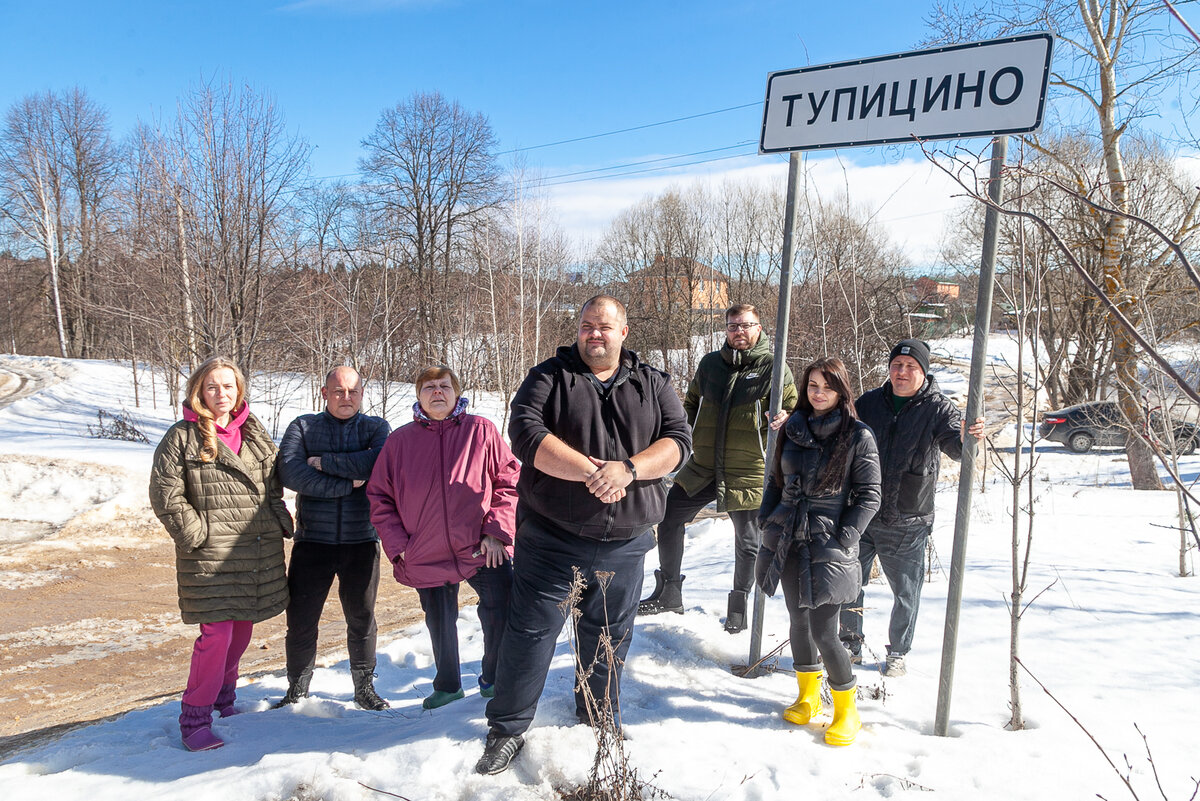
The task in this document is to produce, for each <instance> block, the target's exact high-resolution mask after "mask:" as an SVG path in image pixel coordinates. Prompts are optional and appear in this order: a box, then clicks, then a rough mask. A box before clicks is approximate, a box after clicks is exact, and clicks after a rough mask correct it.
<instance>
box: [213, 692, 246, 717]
mask: <svg viewBox="0 0 1200 801" xmlns="http://www.w3.org/2000/svg"><path fill="white" fill-rule="evenodd" d="M236 694H237V685H236V684H226V685H224V686H222V687H221V692H219V693H217V700H216V703H214V704H213V708H214V709H216V710H217V714H218V715H220V716H221V717H223V718H231V717H233V716H234V715H240V714H242V710H240V709H238V708H237V707H236V706H234V705H233V702H234V700H236Z"/></svg>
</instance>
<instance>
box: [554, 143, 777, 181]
mask: <svg viewBox="0 0 1200 801" xmlns="http://www.w3.org/2000/svg"><path fill="white" fill-rule="evenodd" d="M756 152H757V151H752V152H748V153H734V154H733V155H732V156H717V157H716V158H712V159H700V160H699V161H687V162H684V163H682V164H667V165H664V166H662V167H648V168H646V169H644V170H630V171H629V172H618V173H614V174H612V175H593V176H591V177H590V178H573V179H572V180H570V181H556V182H554V183H545V184H542V186H563V185H564V184H578V183H583V182H584V181H602V180H607V179H609V178H622V177H624V176H627V175H640V174H642V173H647V172H659V171H661V170H670V169H674V168H676V167H693V166H695V165H697V164H711V163H712V162H714V161H727V160H729V159H741V158H745V157H746V156H753V155H755V153H756Z"/></svg>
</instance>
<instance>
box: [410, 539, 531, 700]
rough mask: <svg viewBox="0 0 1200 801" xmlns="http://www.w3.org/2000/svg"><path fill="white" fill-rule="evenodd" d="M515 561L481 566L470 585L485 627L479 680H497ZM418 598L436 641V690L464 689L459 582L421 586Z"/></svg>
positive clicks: (434, 659)
mask: <svg viewBox="0 0 1200 801" xmlns="http://www.w3.org/2000/svg"><path fill="white" fill-rule="evenodd" d="M512 575H513V568H512V562H505V563H504V564H503V565H501V566H500V567H481V568H479V570H478V571H476V572H475V575H474V576H471V578H469V579H467V584H469V585H471V589H473V590H475V594H476V595H478V596H479V610H478V611H479V625H480V627H481V628H482V629H483V661H482V663H481V664H480V666H479V680H480V681H482V682H483V683H484V684H495V683H496V657H497V655H498V654H499V652H500V644H501V643H502V642H504V626H505V624H506V623H507V622H508V598H509V594H510V593H511V592H512V581H513V579H512ZM417 597H418V598H420V599H421V608H422V609H423V610H425V627H426V628H428V629H429V639H430V640H431V642H432V644H433V663H434V665H435V666H436V667H437V674H436V675H435V676H434V677H433V689H435V690H440V691H442V692H444V693H452V692H457V691H458V690H460V689H462V668H461V665H460V662H459V657H458V585H457V584H443V585H442V586H440V587H418V588H417Z"/></svg>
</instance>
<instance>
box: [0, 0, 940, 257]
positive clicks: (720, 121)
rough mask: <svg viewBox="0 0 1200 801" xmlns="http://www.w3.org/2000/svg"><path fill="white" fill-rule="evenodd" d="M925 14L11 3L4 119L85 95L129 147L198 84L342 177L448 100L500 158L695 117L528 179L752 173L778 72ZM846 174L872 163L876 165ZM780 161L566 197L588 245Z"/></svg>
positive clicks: (815, 8) (892, 10)
mask: <svg viewBox="0 0 1200 801" xmlns="http://www.w3.org/2000/svg"><path fill="white" fill-rule="evenodd" d="M931 5H932V4H931V3H929V2H926V1H925V0H907V1H906V2H897V1H896V0H892V1H891V2H860V3H847V4H838V3H814V2H801V3H796V2H775V1H774V0H767V1H765V2H741V1H739V0H724V1H722V2H710V0H693V1H692V2H686V3H682V2H681V3H665V2H664V3H658V2H652V1H651V0H643V2H606V3H583V2H569V1H567V0H561V1H560V2H539V1H538V0H516V1H514V2H483V1H482V0H445V1H444V2H443V1H440V0H412V1H405V0H299V1H298V2H291V3H289V2H261V1H260V0H242V2H224V1H223V0H210V1H209V2H172V1H170V0H157V2H146V1H145V0H135V1H133V2H120V3H100V2H95V1H94V0H93V1H92V2H74V1H72V2H52V0H48V2H45V3H31V2H20V3H18V2H13V1H12V0H4V1H3V2H0V30H4V31H7V32H8V35H7V36H6V37H5V38H6V43H5V47H4V50H3V52H2V53H0V109H7V108H8V107H9V106H10V105H11V104H12V103H13V101H15V100H17V99H18V98H20V97H22V96H24V95H26V94H30V93H32V92H39V91H43V90H47V89H50V90H60V89H64V88H68V87H70V86H74V85H79V86H81V87H83V88H84V89H85V90H87V92H88V93H89V94H90V95H91V96H92V97H93V98H94V99H96V100H97V101H99V102H100V103H102V104H103V105H104V106H106V107H107V108H108V109H109V112H110V115H111V120H112V123H113V128H114V131H115V133H116V134H117V135H118V136H120V135H123V134H124V133H126V132H127V131H129V130H130V129H131V128H132V126H133V124H134V123H135V121H136V120H137V119H139V118H141V119H144V120H152V119H155V118H156V117H157V118H169V117H171V116H172V115H173V114H174V111H175V102H176V98H177V97H178V96H179V95H180V94H182V93H183V92H184V91H185V90H186V89H187V88H188V87H189V85H192V84H195V83H196V82H198V81H200V80H201V79H202V78H211V77H213V76H219V77H223V78H230V79H233V80H235V81H238V82H245V83H248V84H250V85H251V86H253V87H255V88H256V89H259V90H263V91H266V92H269V93H270V94H272V95H273V96H274V97H275V98H276V100H277V102H278V105H279V107H280V109H281V110H282V111H283V112H284V114H285V115H286V118H287V121H288V124H289V126H290V127H291V128H292V129H294V130H296V131H298V132H299V133H300V134H301V135H302V136H304V137H305V138H306V139H307V140H308V141H309V142H310V143H311V144H313V145H315V146H316V149H315V151H314V153H313V158H312V164H313V171H314V174H315V175H318V176H338V175H344V174H347V173H353V172H354V171H355V169H356V164H357V159H358V157H359V141H360V140H361V139H362V138H363V137H364V136H366V135H367V134H368V133H369V132H370V131H371V130H372V128H373V127H374V125H375V123H376V121H377V119H378V117H379V114H380V112H381V111H382V110H383V109H384V108H385V107H388V106H391V105H394V104H395V103H396V102H398V101H400V100H403V99H405V98H407V97H408V96H410V95H411V94H412V93H413V92H415V91H430V90H436V91H440V92H441V93H442V94H444V95H445V96H447V97H449V98H452V99H455V100H458V101H459V102H460V103H462V104H463V105H464V106H465V107H466V108H468V109H470V110H473V111H478V112H481V113H483V114H485V115H486V116H487V117H488V118H489V119H490V121H491V124H492V127H493V129H494V131H495V133H496V135H497V138H498V140H499V142H500V145H501V150H505V151H508V150H512V149H514V148H530V147H532V146H536V145H542V144H544V143H548V142H556V141H559V140H564V139H575V138H578V137H588V136H592V135H595V134H601V133H606V132H610V131H615V130H620V129H625V128H631V127H636V126H644V125H648V124H653V123H659V122H663V121H666V120H673V119H677V118H682V117H693V116H694V115H706V116H697V117H695V118H694V119H690V120H686V121H683V122H678V123H673V124H669V125H656V126H653V127H649V128H643V129H641V130H638V131H633V132H629V133H625V134H620V135H614V136H605V137H600V138H594V139H587V140H585V141H581V142H576V143H573V144H570V145H561V146H556V147H545V148H537V149H531V150H527V151H525V158H526V161H527V164H528V166H530V167H532V168H534V169H536V170H539V171H540V172H541V174H542V175H543V176H544V177H546V178H547V179H549V181H550V182H551V183H553V182H554V176H559V175H563V174H566V173H571V172H575V171H579V170H588V169H594V168H597V167H607V166H611V165H616V164H629V163H632V162H638V161H643V160H647V159H655V158H660V157H662V156H667V155H677V154H690V153H699V152H700V151H709V150H713V151H715V152H711V153H706V154H701V155H696V156H694V157H690V158H682V159H680V161H683V162H694V161H704V160H706V159H713V158H715V157H720V156H727V155H734V154H739V153H742V154H752V153H754V152H755V151H756V143H757V139H758V132H759V127H760V125H761V114H762V111H761V104H762V100H763V95H764V91H765V86H766V75H767V73H768V72H769V71H771V70H779V69H788V68H792V67H798V66H803V65H805V64H817V63H823V62H828V61H839V60H844V59H850V58H856V57H863V56H870V55H877V54H883V53H891V52H898V51H904V50H909V49H913V48H914V47H915V46H917V43H918V42H919V41H920V39H921V38H922V36H923V35H924V34H925V27H924V15H925V14H926V13H927V12H928V9H929V7H930V6H931ZM14 33H17V34H18V35H14ZM738 106H744V108H740V109H737V110H733V111H725V112H722V113H715V114H710V113H709V112H714V111H718V110H721V109H729V108H733V107H738ZM743 143H744V144H743ZM718 148H725V149H723V150H716V149H718ZM918 155H919V154H918ZM824 157H825V158H830V157H829V156H824ZM506 158H511V156H506ZM844 158H852V159H853V160H854V162H855V163H857V164H872V163H873V164H878V163H879V162H880V160H881V154H880V153H878V152H877V151H875V150H874V149H868V150H864V151H859V152H857V153H854V154H850V153H848V152H847V153H846V154H845V156H844ZM914 158H915V157H914ZM891 160H892V161H893V162H894V161H895V160H896V156H895V154H894V153H893V155H892V159H891ZM785 161H786V160H785V158H784V157H780V156H773V157H768V156H761V157H760V156H757V155H753V156H749V157H747V158H746V159H741V160H737V161H734V160H728V159H726V160H723V161H712V162H709V163H707V164H703V165H691V166H690V167H688V168H686V169H681V170H676V171H673V172H671V173H663V172H655V173H649V174H641V175H639V176H638V178H637V179H633V178H631V179H629V180H627V181H625V182H620V181H586V182H583V183H580V184H572V185H570V186H569V188H568V187H566V186H564V187H562V188H561V189H560V190H559V192H560V193H562V194H563V195H564V196H565V195H567V194H569V195H570V198H571V199H570V201H569V202H568V205H570V204H571V203H574V204H575V206H577V207H585V206H586V207H589V208H593V209H595V210H596V214H595V215H594V216H595V220H593V230H592V233H594V230H595V228H596V226H598V225H601V224H602V223H601V222H600V221H601V220H602V219H603V217H604V215H606V214H609V213H610V212H611V210H613V209H615V208H617V207H619V206H621V205H628V204H630V203H632V202H634V201H636V200H638V199H639V198H640V196H641V195H642V194H644V193H645V192H649V191H654V187H655V186H656V185H661V184H662V182H663V181H671V180H677V179H678V178H679V176H681V175H690V174H694V173H697V172H709V173H714V172H720V171H722V170H725V169H727V168H733V167H738V168H740V169H743V170H749V169H755V170H758V171H759V172H761V171H762V169H764V168H765V169H770V170H773V171H774V172H775V173H778V174H779V175H783V173H784V172H785V171H786V166H785ZM842 166H844V164H843V165H842ZM630 169H635V168H630ZM656 182H657V183H656ZM570 227H571V223H568V228H570Z"/></svg>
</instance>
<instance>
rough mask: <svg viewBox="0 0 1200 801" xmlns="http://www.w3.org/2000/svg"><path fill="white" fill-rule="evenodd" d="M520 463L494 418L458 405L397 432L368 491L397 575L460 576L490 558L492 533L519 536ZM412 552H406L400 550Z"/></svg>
mask: <svg viewBox="0 0 1200 801" xmlns="http://www.w3.org/2000/svg"><path fill="white" fill-rule="evenodd" d="M520 470H521V468H520V464H519V463H518V462H517V458H516V457H515V456H513V452H512V451H511V450H510V449H509V447H508V445H506V444H505V442H504V440H502V439H500V432H499V431H497V430H496V426H495V425H493V424H492V422H491V421H490V420H487V419H486V418H483V417H477V416H476V415H473V414H466V413H465V412H463V411H460V410H456V413H454V414H452V415H451V416H450V417H447V418H446V419H445V420H429V419H428V418H425V419H422V417H421V416H418V417H417V419H416V420H414V422H412V423H409V424H408V425H406V426H402V427H400V428H398V429H396V430H395V431H393V432H392V434H391V436H389V437H388V439H387V442H386V443H385V444H384V446H383V452H382V453H380V454H379V459H378V460H377V461H376V462H375V469H374V471H373V472H372V473H371V480H370V482H368V483H367V497H368V498H369V499H370V501H371V523H372V524H374V526H375V530H376V531H378V532H379V539H380V540H381V541H382V543H383V550H384V553H386V554H387V556H388V559H389V560H390V561H391V563H392V572H393V574H394V575H395V577H396V581H398V582H400V583H401V584H405V585H407V586H409V587H440V586H441V585H443V584H447V583H449V584H457V583H458V582H460V581H463V580H464V579H468V578H470V577H471V576H473V575H475V572H476V571H477V570H479V568H480V567H482V566H483V564H484V557H483V554H482V553H480V550H479V544H480V541H481V540H482V539H483V537H484V535H485V534H487V535H491V536H493V537H495V538H496V539H498V540H500V541H501V542H503V543H504V544H505V545H508V546H509V554H510V555H511V553H512V550H511V546H512V544H513V535H514V533H515V531H516V517H517V512H516V510H517V478H518V477H519V475H520ZM402 553H403V554H404V558H403V559H401V558H400V554H402Z"/></svg>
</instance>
